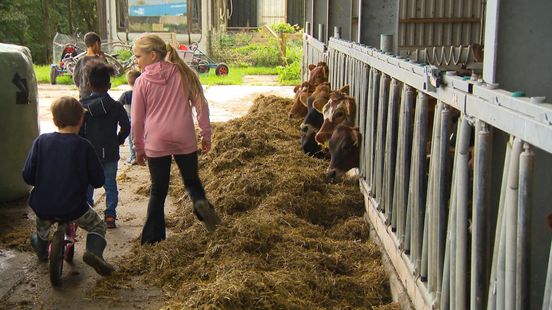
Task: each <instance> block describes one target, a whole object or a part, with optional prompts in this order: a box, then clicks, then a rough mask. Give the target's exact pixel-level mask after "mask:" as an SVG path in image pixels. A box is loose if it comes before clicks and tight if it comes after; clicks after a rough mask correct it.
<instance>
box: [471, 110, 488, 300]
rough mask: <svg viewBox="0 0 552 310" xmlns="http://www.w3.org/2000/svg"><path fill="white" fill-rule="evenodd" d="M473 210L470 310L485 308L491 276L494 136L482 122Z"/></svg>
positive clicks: (475, 170)
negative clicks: (489, 239) (489, 240)
mask: <svg viewBox="0 0 552 310" xmlns="http://www.w3.org/2000/svg"><path fill="white" fill-rule="evenodd" d="M476 126H477V127H476V128H477V133H476V136H475V154H474V157H475V158H474V179H473V207H472V209H473V210H472V223H473V224H472V234H471V236H472V241H471V272H470V274H471V284H470V288H471V290H470V309H474V310H477V309H483V308H484V306H485V299H484V298H485V296H486V295H485V292H486V290H487V284H488V282H487V275H488V274H489V266H488V264H489V262H490V260H489V257H488V255H487V250H486V249H487V242H486V240H487V236H488V232H487V230H486V227H487V225H488V222H489V210H488V208H487V206H489V205H490V185H491V153H492V133H491V131H490V130H489V126H487V124H485V123H484V122H482V121H478V122H477V124H476Z"/></svg>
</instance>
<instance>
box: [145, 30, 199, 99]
mask: <svg viewBox="0 0 552 310" xmlns="http://www.w3.org/2000/svg"><path fill="white" fill-rule="evenodd" d="M134 45H135V46H136V47H137V48H139V49H140V50H142V51H144V52H146V53H149V52H155V53H157V54H159V57H160V58H161V59H165V60H166V61H168V62H170V63H173V64H175V65H177V66H178V70H179V71H180V76H181V80H182V87H183V88H184V89H186V87H188V88H189V90H190V98H191V99H192V100H196V99H197V98H198V96H199V97H200V101H201V103H202V104H203V103H205V102H207V100H206V99H205V95H204V94H203V87H201V83H200V82H199V77H198V76H197V74H196V73H195V71H193V70H192V68H190V66H188V65H187V64H186V63H185V62H184V61H183V60H182V58H180V57H179V56H178V53H177V52H176V50H175V49H174V47H172V45H170V44H166V43H165V41H163V39H161V38H160V37H159V36H158V35H155V34H151V33H145V34H143V35H141V36H140V37H139V38H138V39H136V41H135V42H134ZM167 55H168V56H169V57H167ZM166 58H167V59H166Z"/></svg>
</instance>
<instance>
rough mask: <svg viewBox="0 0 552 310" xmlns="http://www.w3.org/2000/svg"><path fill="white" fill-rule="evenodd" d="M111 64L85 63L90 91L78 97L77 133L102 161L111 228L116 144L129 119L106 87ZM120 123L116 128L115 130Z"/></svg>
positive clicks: (115, 197) (90, 197) (115, 193)
mask: <svg viewBox="0 0 552 310" xmlns="http://www.w3.org/2000/svg"><path fill="white" fill-rule="evenodd" d="M113 72H114V70H113V67H112V66H110V65H107V64H105V63H103V62H98V61H96V62H90V63H89V64H87V65H86V67H85V74H87V76H88V84H89V86H90V89H91V90H92V93H91V94H90V96H88V97H86V98H84V99H82V100H81V103H82V105H83V106H84V108H85V110H86V112H85V115H84V124H83V126H82V129H81V135H82V136H83V137H84V138H86V139H88V140H89V141H90V142H91V143H92V145H93V146H94V148H95V149H96V154H98V157H99V158H100V161H101V162H102V166H103V169H104V174H105V185H104V189H105V201H106V209H105V213H104V220H105V223H106V224H107V228H115V227H116V225H115V220H116V218H117V212H116V208H117V204H118V202H119V191H118V189H117V168H118V167H117V166H118V162H119V146H120V145H122V144H123V143H124V142H125V139H126V138H127V137H128V134H129V133H130V122H129V120H128V116H127V114H126V111H125V110H124V108H123V106H122V105H121V104H120V103H119V102H117V101H115V100H114V99H113V98H111V96H109V94H108V93H107V91H108V90H109V88H111V83H110V77H111V76H112V75H113ZM118 127H120V130H118ZM93 197H94V188H93V187H89V191H88V203H89V204H90V205H92V206H93V205H94V198H93Z"/></svg>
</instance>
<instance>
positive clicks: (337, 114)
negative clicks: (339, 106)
mask: <svg viewBox="0 0 552 310" xmlns="http://www.w3.org/2000/svg"><path fill="white" fill-rule="evenodd" d="M342 116H343V112H341V111H339V112H336V113H335V117H342Z"/></svg>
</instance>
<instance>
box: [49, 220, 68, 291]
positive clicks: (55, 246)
mask: <svg viewBox="0 0 552 310" xmlns="http://www.w3.org/2000/svg"><path fill="white" fill-rule="evenodd" d="M65 230H66V228H65V225H60V224H58V228H57V229H56V232H55V233H54V237H53V238H52V243H51V244H50V263H49V266H48V271H49V272H50V282H52V285H53V286H59V285H60V284H61V274H62V272H63V251H64V248H65Z"/></svg>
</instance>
